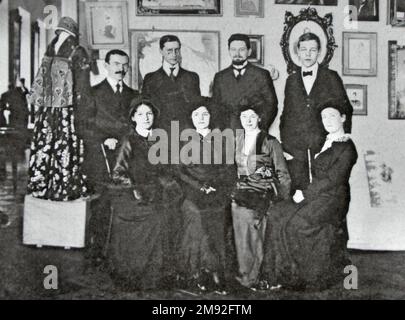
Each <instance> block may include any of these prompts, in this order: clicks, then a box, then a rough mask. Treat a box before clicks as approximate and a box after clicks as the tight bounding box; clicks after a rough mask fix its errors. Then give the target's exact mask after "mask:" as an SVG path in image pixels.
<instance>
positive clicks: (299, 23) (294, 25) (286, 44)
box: [280, 7, 337, 74]
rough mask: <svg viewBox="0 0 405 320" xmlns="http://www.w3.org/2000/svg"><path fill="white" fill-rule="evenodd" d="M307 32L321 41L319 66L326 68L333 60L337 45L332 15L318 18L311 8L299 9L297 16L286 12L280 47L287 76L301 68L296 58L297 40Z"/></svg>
mask: <svg viewBox="0 0 405 320" xmlns="http://www.w3.org/2000/svg"><path fill="white" fill-rule="evenodd" d="M307 32H312V33H314V34H316V35H317V36H318V37H319V39H320V41H321V52H320V55H319V58H318V62H319V64H320V65H321V66H325V67H327V66H328V65H329V62H330V61H331V60H332V58H333V55H334V52H335V49H336V47H337V45H336V42H335V37H334V36H333V17H332V14H330V13H329V14H326V15H325V16H324V17H320V16H319V15H318V12H317V11H316V9H315V8H313V7H308V8H303V9H301V10H300V13H299V15H297V16H295V15H293V14H292V13H291V12H290V11H286V13H285V21H284V33H283V36H282V39H281V43H280V45H281V48H282V51H283V56H284V59H285V61H286V62H287V72H288V73H289V74H291V73H293V72H294V71H297V70H298V69H299V68H300V67H301V62H300V60H299V58H298V39H299V37H300V36H301V35H302V34H304V33H307Z"/></svg>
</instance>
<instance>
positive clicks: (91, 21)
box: [85, 1, 129, 49]
mask: <svg viewBox="0 0 405 320" xmlns="http://www.w3.org/2000/svg"><path fill="white" fill-rule="evenodd" d="M85 8H86V23H87V35H88V44H89V46H90V47H91V48H92V49H122V48H128V47H129V41H128V39H129V36H128V14H127V11H128V10H127V2H126V1H125V2H124V1H100V2H86V3H85Z"/></svg>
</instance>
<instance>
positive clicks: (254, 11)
mask: <svg viewBox="0 0 405 320" xmlns="http://www.w3.org/2000/svg"><path fill="white" fill-rule="evenodd" d="M235 16H236V17H245V16H255V17H258V18H264V0H235Z"/></svg>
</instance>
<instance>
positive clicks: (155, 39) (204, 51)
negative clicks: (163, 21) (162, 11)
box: [130, 29, 221, 96]
mask: <svg viewBox="0 0 405 320" xmlns="http://www.w3.org/2000/svg"><path fill="white" fill-rule="evenodd" d="M130 34H131V67H132V87H133V88H134V89H140V88H141V87H142V83H143V79H144V77H145V75H146V74H147V73H150V72H153V71H156V70H158V69H159V68H161V66H162V56H161V54H160V47H159V39H160V38H161V37H162V36H164V35H166V34H174V35H176V36H178V37H179V39H180V41H181V53H182V67H183V68H184V69H187V70H189V71H194V72H196V73H197V74H198V75H199V77H200V89H201V94H202V95H203V96H210V93H211V87H212V81H213V79H214V76H215V74H216V73H217V72H218V71H219V70H220V68H221V66H220V33H219V31H200V30H198V31H191V30H156V29H154V30H131V31H130Z"/></svg>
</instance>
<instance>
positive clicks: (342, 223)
mask: <svg viewBox="0 0 405 320" xmlns="http://www.w3.org/2000/svg"><path fill="white" fill-rule="evenodd" d="M342 209H343V210H344V208H342V207H341V206H340V205H339V203H338V202H337V201H335V200H334V199H330V198H327V197H322V196H320V197H319V198H318V199H316V200H314V201H312V202H306V201H304V202H303V203H302V204H299V205H297V204H295V203H293V202H291V201H284V202H281V203H279V204H277V205H276V206H275V207H272V208H270V210H269V216H268V224H267V226H268V227H267V231H266V238H265V257H264V261H263V266H262V271H263V276H264V278H266V279H267V280H268V281H270V283H271V284H273V285H278V284H281V285H284V286H287V287H293V288H302V289H305V288H313V289H322V288H326V287H328V286H330V285H333V284H335V283H337V282H338V281H342V284H343V279H344V268H345V266H346V265H349V264H350V261H349V259H348V258H347V250H346V244H347V229H346V220H345V219H344V218H342V215H341V212H342Z"/></svg>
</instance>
